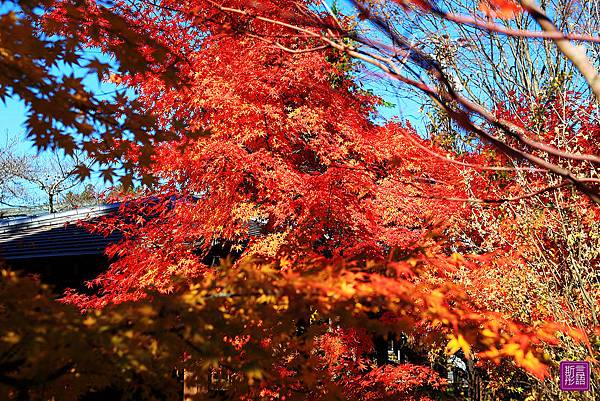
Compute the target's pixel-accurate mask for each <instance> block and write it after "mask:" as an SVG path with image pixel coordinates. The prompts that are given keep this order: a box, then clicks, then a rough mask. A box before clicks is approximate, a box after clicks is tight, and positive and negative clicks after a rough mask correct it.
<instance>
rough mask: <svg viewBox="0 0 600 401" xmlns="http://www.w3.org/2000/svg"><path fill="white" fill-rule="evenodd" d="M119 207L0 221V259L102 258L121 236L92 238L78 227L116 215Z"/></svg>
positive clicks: (84, 209)
mask: <svg viewBox="0 0 600 401" xmlns="http://www.w3.org/2000/svg"><path fill="white" fill-rule="evenodd" d="M118 208H119V204H112V205H104V206H92V207H87V208H81V209H74V210H68V211H65V212H61V213H52V214H46V215H42V216H35V217H20V218H13V219H7V220H4V221H3V220H1V219H0V258H3V259H6V260H8V261H10V260H19V259H36V258H46V257H55V256H79V255H102V254H103V253H104V250H105V249H106V247H107V246H108V245H109V244H110V243H114V242H116V241H118V240H119V239H120V238H121V236H120V234H119V233H113V234H111V235H109V236H108V237H104V236H102V235H100V234H92V233H90V232H88V231H87V230H86V229H85V228H83V227H80V226H79V225H77V222H79V221H90V220H93V219H96V218H98V217H102V216H106V215H108V214H110V213H113V212H116V211H117V210H118Z"/></svg>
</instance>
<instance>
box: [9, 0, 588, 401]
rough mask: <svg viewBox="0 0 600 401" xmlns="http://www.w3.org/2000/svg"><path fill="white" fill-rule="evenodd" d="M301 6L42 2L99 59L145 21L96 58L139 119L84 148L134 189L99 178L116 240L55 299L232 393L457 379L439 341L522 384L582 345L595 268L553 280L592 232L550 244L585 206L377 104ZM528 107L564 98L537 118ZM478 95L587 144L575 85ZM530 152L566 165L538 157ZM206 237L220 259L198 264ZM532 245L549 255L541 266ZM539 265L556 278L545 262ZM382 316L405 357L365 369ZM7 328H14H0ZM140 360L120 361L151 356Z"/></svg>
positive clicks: (438, 388) (505, 10)
mask: <svg viewBox="0 0 600 401" xmlns="http://www.w3.org/2000/svg"><path fill="white" fill-rule="evenodd" d="M397 3H402V5H403V6H408V8H409V9H411V8H412V7H416V8H418V9H419V12H427V10H429V9H430V8H431V4H430V2H428V1H414V2H397ZM517 3H518V2H513V1H499V0H494V1H491V0H490V1H482V2H481V3H480V5H479V7H480V10H482V11H483V12H484V13H485V14H486V15H488V16H489V17H490V18H493V17H498V18H510V17H513V16H514V15H515V14H516V13H519V12H521V11H522V10H521V8H520V6H519V5H518V4H517ZM315 7H316V4H313V3H312V2H308V1H307V2H297V1H261V2H248V1H243V0H241V1H235V0H231V1H224V2H221V3H215V2H213V1H201V0H193V1H192V0H190V1H184V2H182V1H170V0H165V1H161V2H159V3H156V4H155V3H152V2H132V3H129V2H116V3H115V4H112V5H111V6H110V8H109V10H110V12H111V13H114V14H115V15H117V16H118V19H117V20H116V21H117V22H115V20H112V19H111V18H110V17H109V14H107V13H108V11H107V10H108V9H106V10H105V8H104V6H101V5H97V4H95V3H93V2H92V3H91V4H88V3H87V2H84V3H82V4H81V5H79V3H77V5H74V4H72V3H71V2H70V1H59V2H56V3H55V4H54V5H53V8H52V10H51V11H52V12H50V13H49V14H48V15H46V16H45V19H44V20H43V21H44V23H45V24H46V26H47V29H51V30H53V31H56V32H63V33H71V34H73V35H74V36H75V37H76V38H77V40H78V41H81V43H83V44H85V45H86V46H96V47H99V48H101V49H102V50H103V51H104V52H106V53H109V54H115V55H116V57H117V59H118V60H120V61H121V62H122V63H124V60H126V59H127V55H126V54H123V53H122V52H123V49H122V48H121V47H120V45H121V44H123V43H128V41H130V40H137V39H136V38H137V36H135V35H142V36H143V37H144V38H145V40H146V42H144V43H141V44H139V46H138V47H137V48H136V49H137V51H139V57H141V58H140V59H139V60H138V59H137V58H136V59H135V60H137V62H139V64H138V63H137V62H136V63H135V65H134V67H135V68H122V69H121V70H120V71H118V72H116V73H113V74H112V75H110V76H107V74H105V73H104V70H103V67H102V66H100V65H98V66H97V68H96V69H97V73H98V74H99V75H100V76H102V77H104V78H105V79H110V80H111V81H112V82H116V83H119V84H120V85H123V86H124V87H127V88H130V89H133V90H135V92H136V100H135V103H134V104H132V105H131V106H132V107H133V106H135V111H136V113H141V114H140V115H142V116H144V115H148V116H152V120H151V121H152V123H155V124H156V125H154V126H153V130H154V131H153V132H154V135H155V136H152V135H150V134H148V136H145V135H144V134H143V133H140V132H138V128H140V129H141V131H143V128H144V127H143V126H140V125H136V123H135V121H133V122H132V124H134V125H133V127H130V126H128V127H129V128H130V129H131V131H132V132H133V133H135V135H134V138H135V140H131V139H127V138H125V137H122V136H118V137H111V136H110V135H108V136H107V135H105V137H104V139H103V140H101V141H99V142H98V143H101V144H102V145H101V146H102V148H101V149H102V152H104V153H103V154H105V155H106V156H105V161H106V160H108V159H110V157H109V156H112V157H113V158H117V159H119V160H120V162H121V163H122V164H123V165H124V166H126V167H127V169H128V170H127V171H128V172H132V174H133V173H135V174H134V175H133V176H137V177H143V178H144V180H145V181H147V182H148V183H149V182H150V181H152V183H153V185H152V187H151V189H148V190H147V191H146V192H144V193H142V194H137V195H136V196H129V197H122V198H121V201H122V207H121V210H120V213H119V214H118V215H115V216H113V217H110V218H106V219H104V220H103V221H101V222H98V223H95V224H94V225H93V226H91V227H90V229H92V230H95V231H97V232H101V233H109V232H111V231H113V230H118V231H120V232H122V233H123V234H124V239H123V241H121V242H120V243H117V244H114V245H113V246H111V247H110V248H109V249H108V250H107V252H108V254H109V256H110V257H111V258H113V260H114V262H113V263H112V264H111V266H110V267H109V269H108V270H107V271H106V272H105V273H103V274H101V275H100V276H99V277H97V278H96V279H94V280H92V281H91V282H89V283H88V285H89V287H90V291H87V292H86V293H82V292H77V291H75V290H71V291H68V292H67V294H65V297H64V298H63V301H64V302H66V303H70V304H74V305H76V306H77V307H79V308H80V309H82V310H83V311H84V312H85V313H87V315H86V316H87V318H85V320H77V325H79V326H77V327H82V328H81V330H87V329H86V328H95V327H99V325H101V324H103V323H102V322H103V321H104V320H105V321H106V325H107V327H110V325H112V324H113V323H114V321H113V320H115V319H116V321H117V323H119V324H121V323H122V320H120V319H119V318H118V317H117V318H115V317H114V315H111V313H117V316H119V317H122V316H125V317H127V318H123V320H127V319H128V318H129V317H131V316H133V317H131V319H132V321H134V323H132V327H129V328H127V329H126V330H131V333H130V334H131V336H130V337H128V335H127V334H125V335H124V338H129V339H131V338H133V339H136V338H138V337H137V336H142V337H143V338H144V339H145V340H147V341H150V342H149V344H153V345H151V346H150V347H149V352H150V354H151V357H150V360H151V359H152V358H156V359H157V360H159V361H161V362H162V363H170V364H172V366H173V367H174V368H175V367H177V368H179V369H186V370H187V371H195V372H201V374H199V375H198V377H200V378H204V377H206V372H210V371H214V370H216V369H225V370H227V371H228V372H230V373H231V376H230V378H229V381H228V383H227V385H226V387H227V389H226V391H227V393H228V394H230V395H231V396H232V397H237V398H236V399H273V400H275V399H281V400H283V399H285V400H292V399H303V400H305V399H315V400H317V399H349V400H385V399H392V398H393V399H399V400H428V399H447V398H449V397H451V396H452V397H459V396H460V394H456V393H453V392H452V391H454V390H452V386H451V385H450V383H448V381H447V380H446V378H447V368H448V360H447V356H448V355H459V356H460V358H462V360H464V361H465V362H469V363H471V364H472V366H473V369H474V370H477V372H479V373H478V374H480V375H481V376H482V377H485V378H487V380H489V383H490V384H489V387H490V388H491V389H492V390H493V391H498V393H497V394H502V390H501V389H499V387H501V386H497V384H498V383H500V382H501V380H502V377H503V376H505V377H518V378H519V380H525V381H526V383H529V384H528V385H529V386H530V387H529V388H531V386H533V384H531V383H536V382H540V383H543V382H544V381H552V380H553V376H554V374H555V370H556V367H557V362H558V361H559V360H560V359H561V358H563V357H564V358H567V357H573V356H581V357H587V358H588V359H590V360H592V361H594V360H593V355H597V349H598V344H597V338H598V337H597V336H598V334H599V333H598V327H599V325H598V318H597V313H600V311H598V310H597V308H598V306H597V305H598V285H597V282H593V281H591V282H583V281H582V282H579V283H578V284H577V285H580V286H581V288H582V289H583V290H582V291H581V292H580V293H579V294H580V295H579V296H578V297H577V298H576V299H575V300H573V295H572V294H570V293H567V292H566V291H563V290H564V289H565V288H567V287H568V286H569V285H571V287H569V288H572V285H573V284H572V283H571V282H570V281H569V279H568V278H566V275H568V274H570V273H571V272H572V271H573V270H569V269H571V268H573V266H575V267H577V269H579V270H578V271H581V269H582V267H581V266H585V267H586V268H587V269H588V270H586V271H588V272H592V271H595V270H597V266H598V261H599V255H598V254H597V252H596V251H594V249H593V248H594V245H590V244H592V242H586V243H587V244H588V245H586V246H587V248H586V249H587V251H588V253H587V254H586V256H585V257H583V256H582V259H581V263H582V265H580V264H577V263H572V264H569V263H570V262H564V261H568V260H570V258H572V257H573V252H572V249H571V250H567V249H566V248H565V247H571V248H572V247H573V241H579V240H580V239H581V238H585V241H596V242H593V244H598V242H597V241H598V238H599V237H598V231H597V229H598V225H597V223H594V222H595V220H596V216H597V215H598V213H600V210H598V206H597V204H595V203H594V202H593V200H592V199H591V198H590V197H586V195H585V194H584V193H581V192H578V189H577V188H575V187H572V186H570V185H566V184H565V183H564V182H563V181H556V182H554V181H552V176H551V175H550V174H549V173H548V171H543V170H542V169H540V168H539V167H536V166H532V165H530V164H529V163H527V161H524V160H521V159H515V156H514V154H506V153H503V152H502V151H501V149H498V147H497V146H493V144H490V142H486V141H484V140H479V141H478V142H476V144H475V145H474V146H473V147H472V149H471V151H470V152H468V153H461V154H459V153H458V152H454V151H453V150H452V149H447V148H444V147H443V146H442V145H441V144H439V143H437V142H436V141H432V140H427V139H423V133H418V132H417V130H416V129H415V128H414V127H412V126H411V125H410V124H408V123H403V122H400V121H389V122H386V123H384V124H381V123H377V122H376V121H377V120H376V118H375V117H376V115H377V113H378V106H380V105H381V104H382V102H383V101H382V99H381V98H379V97H378V96H376V95H375V94H373V93H371V92H369V91H368V90H366V89H365V88H364V87H363V86H361V83H360V81H359V80H358V79H357V76H356V74H355V72H356V71H357V70H358V68H359V65H358V64H357V62H356V61H355V60H354V59H352V57H350V56H349V54H348V53H347V52H345V51H343V50H340V49H339V48H335V47H332V46H324V45H323V43H322V41H321V40H320V39H319V38H317V37H315V36H314V35H310V34H306V35H297V32H298V30H300V32H303V31H302V30H305V31H307V32H309V31H310V32H313V31H314V30H315V29H317V30H323V31H325V30H327V29H334V27H335V24H348V25H351V24H352V23H353V21H352V20H351V19H350V18H346V17H343V16H342V15H341V14H340V15H339V19H338V18H334V17H335V15H334V16H331V15H328V14H326V13H322V14H320V13H319V12H316V11H314V10H313V8H315ZM240 10H241V11H240ZM84 11H85V13H84ZM84 16H85V18H86V21H85V22H83V23H78V22H77V18H79V17H84ZM91 16H94V18H100V20H102V21H104V19H106V21H112V22H111V24H112V25H111V24H109V23H108V22H103V23H92V22H91V21H92V17H91ZM274 21H275V22H274ZM73 24H76V26H77V27H78V29H77V31H76V32H75V31H74V29H73V26H74V25H73ZM115 24H116V25H115ZM290 25H293V26H294V27H297V28H298V29H296V30H295V31H294V34H290ZM349 46H350V45H349ZM88 67H90V66H88ZM173 82H176V83H177V84H173ZM550 104H552V106H553V108H554V110H561V109H564V108H573V110H570V111H569V112H568V113H563V114H560V113H549V115H547V114H545V113H543V112H542V109H543V108H544V107H546V109H547V108H548V106H549V105H550ZM515 108H516V110H515ZM494 113H495V115H496V116H497V117H498V118H500V119H502V120H503V121H509V122H511V123H512V124H514V125H516V126H520V127H521V128H522V129H524V130H526V131H527V132H528V133H531V134H535V140H537V141H539V142H552V141H553V140H555V139H556V138H558V137H559V131H560V141H562V142H559V141H557V142H556V143H555V144H554V145H556V146H563V145H565V144H568V146H570V147H571V148H569V150H570V151H571V150H572V151H575V152H581V153H585V154H588V153H591V154H597V153H598V145H597V143H598V140H600V137H599V132H598V129H597V124H595V123H594V121H595V120H594V118H595V117H597V111H596V109H595V108H594V106H592V105H589V106H588V105H587V104H585V103H584V102H583V101H582V98H580V97H579V95H578V94H575V93H572V94H568V95H565V96H562V94H561V95H560V96H554V97H548V98H545V99H539V100H538V103H536V104H530V103H528V101H526V100H525V99H518V98H515V99H512V102H510V104H497V105H496V108H495V110H494ZM573 113H580V117H579V118H578V123H577V124H576V125H574V126H571V127H567V126H566V125H565V124H564V122H563V120H561V118H564V116H565V115H566V114H569V115H572V114H573ZM136 115H137V114H136ZM127 121H129V120H127ZM143 121H147V120H145V119H144V120H143ZM148 121H150V120H148ZM73 124H75V123H73ZM140 124H141V123H140ZM75 125H76V124H75ZM490 129H491V130H492V132H494V131H493V130H498V134H499V135H502V132H501V129H500V128H498V127H494V126H492V127H491V128H490ZM156 133H158V136H156ZM167 133H168V134H167ZM53 135H54V136H56V134H53ZM511 141H514V143H513V142H511ZM506 143H507V144H508V145H511V146H512V145H514V146H520V142H518V139H514V138H507V139H506ZM42 145H44V144H42ZM58 145H59V146H60V141H58ZM102 152H100V153H102ZM531 152H532V154H534V155H535V156H536V157H545V156H544V155H543V154H542V153H541V152H540V151H539V150H538V149H537V148H535V147H533V148H531ZM549 160H550V161H552V162H553V163H556V164H557V165H562V164H561V163H568V162H565V161H564V158H562V157H561V156H560V155H558V156H552V157H551V158H550V159H549ZM586 163H587V161H586ZM566 167H569V168H571V167H572V166H566ZM578 168H579V169H585V167H582V165H577V166H574V167H573V169H574V170H573V171H575V172H577V169H578ZM582 171H583V170H582ZM584 172H585V171H584ZM113 173H114V174H117V173H116V172H115V170H108V173H107V175H110V174H113ZM133 176H131V177H130V176H128V175H125V176H124V177H123V179H122V181H123V182H124V183H130V182H131V178H132V177H133ZM523 182H526V185H524V184H523ZM566 218H569V219H574V220H577V221H580V225H581V227H582V229H581V230H580V231H578V232H577V234H573V235H577V236H579V237H573V238H574V239H573V238H572V239H569V238H570V237H568V236H567V238H565V237H560V236H556V235H554V234H555V232H556V231H555V230H558V229H560V228H562V221H563V220H564V219H566ZM250 227H254V228H256V227H258V228H259V229H260V234H258V235H256V234H254V235H251V234H250ZM581 236H582V237H581ZM534 238H535V241H534ZM569 241H571V242H569ZM215 245H219V246H221V247H222V248H223V249H226V250H228V251H229V252H230V253H231V254H234V255H236V256H237V258H236V259H235V260H227V261H222V263H220V264H217V265H215V264H214V263H213V262H214V260H213V259H212V258H211V257H210V256H211V255H212V254H211V251H212V250H214V247H215ZM582 246H583V245H582ZM594 252H596V253H594ZM547 255H550V256H549V257H548V256H547ZM544 258H545V260H546V261H547V259H548V258H550V259H552V260H553V261H555V262H554V264H555V265H556V266H553V265H552V263H550V262H548V263H547V264H546V265H543V264H541V263H540V260H541V259H544ZM563 262H564V263H563ZM562 266H568V267H562ZM551 267H552V268H553V269H555V270H553V271H552V272H554V273H555V274H559V275H561V274H562V275H563V276H560V278H559V279H558V280H554V279H553V278H551V277H550V273H552V272H551V271H550V270H548V269H550V268H551ZM544 269H546V270H544ZM556 269H558V270H556ZM560 269H565V270H563V271H560ZM594 269H595V270H594ZM542 271H543V273H544V274H542ZM6 274H8V273H6ZM590 274H591V273H590ZM596 274H597V272H596ZM10 277H12V276H10ZM15 280H16V279H15ZM553 280H554V281H553ZM549 289H551V290H549ZM570 302H573V303H574V304H573V305H570V306H569V307H572V308H574V309H584V310H586V311H589V313H587V312H585V313H582V314H581V319H583V320H581V321H579V322H574V321H573V320H570V319H569V318H568V317H567V316H564V315H560V314H558V313H557V308H558V307H559V306H560V305H563V306H564V305H567V304H568V303H570ZM115 305H118V306H115ZM115 308H116V309H115ZM119 308H122V309H119ZM115 310H116V311H117V312H114V311H115ZM119 311H121V312H119ZM136 314H138V316H140V319H141V320H140V322H138V323H135V321H136V318H135V316H136ZM82 319H84V318H82ZM103 319H104V320H103ZM78 330H79V329H78ZM99 330H100V329H99ZM107 330H112V329H107ZM115 330H116V332H117V333H121V331H120V330H121V329H120V328H118V329H115ZM22 331H23V332H26V331H27V330H26V329H25V328H23V329H22ZM125 333H127V331H125ZM10 335H13V334H8V333H4V336H5V337H4V338H5V339H6V338H9V337H6V336H10ZM115 335H117V334H115ZM401 335H402V336H404V337H405V338H406V342H407V344H408V345H407V347H408V348H409V349H410V350H411V352H412V353H413V360H411V361H404V362H403V363H398V364H390V365H383V366H378V365H377V363H376V360H375V358H374V354H375V353H376V345H375V341H376V340H377V339H378V338H379V339H381V338H383V339H385V340H388V339H392V338H398V337H399V336H401ZM15 336H16V337H15ZM21 336H22V334H20V332H18V330H17V331H15V334H14V335H13V337H10V338H13V339H17V338H19V339H20V338H21ZM119 338H120V337H119ZM15 341H18V340H15ZM121 341H122V343H123V344H130V343H129V342H128V341H130V340H125V339H123V340H121ZM131 341H133V340H131ZM119 344H121V343H119ZM134 345H135V344H131V346H132V347H133V346H134ZM101 346H104V345H101ZM118 346H120V345H118ZM163 347H164V348H163ZM569 352H572V354H569ZM111 355H112V354H111ZM184 355H185V357H184ZM117 356H119V357H121V355H120V354H118V353H117ZM134 356H135V355H134ZM142 357H145V356H142ZM142 357H140V358H142ZM111 358H112V356H111ZM115 358H116V357H115ZM84 362H85V361H84ZM84 362H76V363H75V365H74V367H73V369H74V371H73V372H76V371H77V370H78V369H79V367H78V366H82V365H81V364H83V363H84ZM118 362H119V361H116V362H115V364H117V365H118ZM140 364H141V362H139V361H138V360H137V359H134V360H131V361H127V364H126V366H127V368H128V369H130V370H132V371H135V370H136V369H139V370H140V371H145V370H147V369H150V370H151V368H148V366H146V365H144V366H145V367H144V368H143V369H142V368H141V367H140ZM66 366H70V365H66ZM474 370H473V371H474ZM128 371H129V370H128ZM0 373H1V372H0ZM21 373H22V372H20V374H21ZM161 373H163V374H164V372H161ZM144 378H146V379H148V382H152V380H154V379H155V376H153V375H150V374H149V377H146V376H144ZM134 380H135V379H134ZM199 380H203V379H199ZM100 384H103V383H102V382H100V383H99V385H100ZM203 385H206V386H207V387H209V386H210V383H203ZM524 392H525V391H524V390H522V391H521V395H523V393H524ZM531 394H533V393H527V394H526V396H527V395H531Z"/></svg>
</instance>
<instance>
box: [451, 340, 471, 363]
mask: <svg viewBox="0 0 600 401" xmlns="http://www.w3.org/2000/svg"><path fill="white" fill-rule="evenodd" d="M448 338H450V341H448V344H447V345H446V353H447V354H448V355H453V354H455V353H457V352H458V350H460V349H462V351H463V352H464V354H465V356H466V357H467V358H468V357H469V355H471V346H470V345H469V343H468V342H467V341H466V340H465V338H464V337H463V336H462V334H459V335H458V337H457V336H455V335H454V334H450V335H449V336H448Z"/></svg>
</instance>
